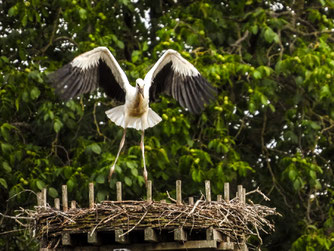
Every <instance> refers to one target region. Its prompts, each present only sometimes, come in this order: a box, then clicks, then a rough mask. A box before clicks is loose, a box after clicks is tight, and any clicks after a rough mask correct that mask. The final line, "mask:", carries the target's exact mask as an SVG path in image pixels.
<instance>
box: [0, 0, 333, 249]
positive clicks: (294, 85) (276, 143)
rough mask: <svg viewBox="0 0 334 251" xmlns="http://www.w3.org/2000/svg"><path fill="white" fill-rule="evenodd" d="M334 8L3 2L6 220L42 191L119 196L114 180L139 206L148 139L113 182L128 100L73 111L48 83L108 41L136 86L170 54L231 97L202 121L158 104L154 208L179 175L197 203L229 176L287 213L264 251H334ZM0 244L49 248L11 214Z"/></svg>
mask: <svg viewBox="0 0 334 251" xmlns="http://www.w3.org/2000/svg"><path fill="white" fill-rule="evenodd" d="M333 7H334V2H333V1H332V0H318V1H317V0H314V1H303V0H295V1H292V0H291V1H280V0H278V1H270V0H268V1H256V0H234V1H227V0H226V1H208V0H207V1H205V0H202V1H192V0H186V1H173V0H168V1H162V0H143V1H135V0H132V1H131V0H116V1H115V0H112V1H111V0H106V1H91V0H72V1H69V0H54V1H41V0H29V1H28V0H27V1H14V0H5V1H4V0H2V1H0V51H1V53H0V72H1V74H0V83H1V85H0V100H1V101H0V191H1V193H0V201H1V203H0V212H1V213H2V214H6V215H14V214H15V210H16V209H18V208H19V207H24V208H32V207H33V205H34V204H35V195H34V193H32V192H29V191H30V190H31V191H34V192H37V191H39V190H40V189H42V188H44V187H47V189H48V195H49V197H51V198H52V197H57V196H58V195H59V193H60V190H59V189H60V187H61V185H62V184H67V185H68V189H69V194H70V196H71V199H75V200H77V201H78V202H79V203H80V205H82V206H87V197H86V196H85V195H86V194H87V188H88V183H89V182H94V183H95V184H96V186H97V189H96V190H97V200H103V199H104V198H106V196H107V195H108V194H109V195H110V196H113V193H114V190H115V189H114V187H115V182H116V180H120V181H123V182H124V185H125V193H126V196H127V198H140V197H141V196H142V195H143V194H144V191H145V189H144V180H143V177H142V176H141V173H142V163H141V155H140V148H139V140H140V134H139V133H138V132H137V131H135V130H130V131H129V135H128V140H127V143H126V147H125V150H124V151H123V153H122V154H121V156H120V160H119V162H118V165H117V167H116V173H115V175H114V177H113V179H112V181H111V183H108V182H107V180H106V177H107V175H108V170H109V167H110V165H111V163H112V162H113V160H114V158H115V154H116V152H117V149H118V144H119V141H120V138H121V134H122V130H121V129H120V128H119V127H117V126H116V125H114V124H112V123H111V122H110V121H108V120H107V117H106V116H105V114H104V111H105V110H107V109H110V107H112V106H114V105H116V103H115V102H114V101H111V100H109V99H107V98H106V97H105V96H104V95H101V93H100V92H98V91H97V92H95V93H93V94H91V95H85V96H83V97H80V98H76V99H74V100H71V101H69V102H67V103H64V102H61V101H60V100H59V98H58V97H56V96H55V94H54V91H53V89H52V88H51V87H50V85H49V83H48V82H47V81H46V79H47V78H46V76H47V74H48V73H50V72H52V71H54V70H56V69H57V68H59V67H61V66H62V65H64V64H65V63H67V62H69V61H70V60H71V59H73V58H74V57H75V56H76V55H78V54H80V53H82V52H85V51H87V50H90V49H92V48H94V47H96V46H107V47H108V48H109V49H110V50H111V51H112V53H113V54H114V55H115V57H116V58H117V60H118V61H119V62H120V64H121V66H122V68H123V69H124V70H125V71H126V72H127V75H128V77H129V79H130V81H132V82H133V81H134V80H135V79H136V78H138V77H144V75H145V73H146V72H147V71H148V70H149V69H150V67H151V66H152V65H153V63H154V62H156V60H157V59H158V58H159V56H160V55H161V53H162V52H163V51H164V50H166V49H168V48H172V49H175V50H177V51H179V52H180V53H181V54H182V55H183V56H184V57H185V58H187V59H188V60H189V61H191V62H192V63H193V64H194V65H195V66H196V67H197V68H198V69H199V71H200V72H201V73H202V74H203V75H204V76H205V77H206V78H207V79H208V81H209V82H211V83H212V84H213V85H214V86H215V87H216V88H217V89H218V93H219V95H218V97H217V100H216V101H215V103H214V104H212V105H210V106H209V107H207V109H206V110H205V112H204V113H203V114H201V115H198V116H195V115H192V114H189V113H188V112H187V111H184V110H183V109H182V108H180V106H179V105H178V104H177V103H176V102H175V101H173V100H172V99H169V98H167V97H161V99H160V102H158V103H155V104H152V108H153V109H154V110H155V111H156V112H157V113H158V114H160V115H161V117H162V118H163V121H162V122H161V123H160V124H159V125H158V126H156V127H154V128H153V129H149V130H147V133H146V135H147V137H146V139H145V140H146V142H145V144H146V158H147V165H148V170H149V178H150V179H152V180H153V182H154V187H155V189H156V190H155V191H154V194H155V197H156V199H159V198H161V197H164V196H165V194H164V191H166V190H168V191H171V192H173V189H174V188H173V187H174V186H173V184H174V183H175V180H176V179H182V181H183V183H184V189H185V190H184V193H185V195H190V194H198V191H199V190H200V189H202V187H203V181H204V180H205V179H209V180H211V182H212V185H213V193H214V194H218V193H221V191H222V189H223V183H224V182H227V181H228V182H231V184H232V187H235V186H236V184H243V185H244V186H245V187H246V188H247V190H251V189H254V188H256V187H260V189H261V190H262V191H263V192H264V193H265V194H267V195H268V196H269V197H270V198H271V201H270V202H266V203H267V205H268V206H271V207H276V208H277V210H278V211H279V212H280V213H281V214H282V215H283V217H277V218H275V219H274V220H275V222H276V228H277V229H276V232H275V233H273V234H271V235H265V234H263V235H262V237H263V241H264V244H263V247H262V250H288V249H291V250H333V249H334V233H333V232H334V231H333V230H334V189H333V183H334V182H333V180H334V175H333V156H334V155H333V154H334V147H333V140H334V138H332V137H333V136H334V96H333V93H334V83H333V80H334V50H333V47H334V46H333V45H334V23H333V17H334V16H333V14H334V9H333ZM22 191H24V192H22ZM21 192H22V193H21ZM252 200H253V201H255V202H260V203H265V202H263V201H260V198H257V197H254V198H252ZM250 242H251V243H253V244H254V245H255V246H256V245H258V243H259V241H258V240H256V239H253V240H250ZM0 248H1V249H5V250H29V249H30V250H36V249H37V244H36V243H35V242H34V241H33V240H32V239H31V238H30V237H29V235H27V234H26V233H25V232H24V231H22V229H21V228H20V226H19V225H18V224H16V223H15V222H14V221H13V220H10V219H7V218H3V217H2V216H1V217H0Z"/></svg>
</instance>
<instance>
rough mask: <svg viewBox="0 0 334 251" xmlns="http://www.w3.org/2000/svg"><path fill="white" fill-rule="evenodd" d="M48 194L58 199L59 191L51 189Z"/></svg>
mask: <svg viewBox="0 0 334 251" xmlns="http://www.w3.org/2000/svg"><path fill="white" fill-rule="evenodd" d="M48 193H49V195H50V196H51V197H52V198H57V197H58V191H57V190H56V189H55V188H53V187H49V191H48Z"/></svg>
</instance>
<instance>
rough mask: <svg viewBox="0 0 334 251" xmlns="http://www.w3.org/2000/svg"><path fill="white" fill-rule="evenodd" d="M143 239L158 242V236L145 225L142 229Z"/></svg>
mask: <svg viewBox="0 0 334 251" xmlns="http://www.w3.org/2000/svg"><path fill="white" fill-rule="evenodd" d="M144 240H145V241H148V242H158V241H159V237H158V234H157V233H156V231H155V230H154V229H153V228H151V227H147V228H145V230H144Z"/></svg>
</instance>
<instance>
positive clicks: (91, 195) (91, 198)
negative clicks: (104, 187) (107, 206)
mask: <svg viewBox="0 0 334 251" xmlns="http://www.w3.org/2000/svg"><path fill="white" fill-rule="evenodd" d="M88 190H89V191H88V200H89V208H90V209H92V208H94V204H95V203H94V200H95V199H94V183H89V187H88Z"/></svg>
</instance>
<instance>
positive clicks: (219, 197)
mask: <svg viewBox="0 0 334 251" xmlns="http://www.w3.org/2000/svg"><path fill="white" fill-rule="evenodd" d="M222 201H223V196H222V195H221V194H218V195H217V202H222Z"/></svg>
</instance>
